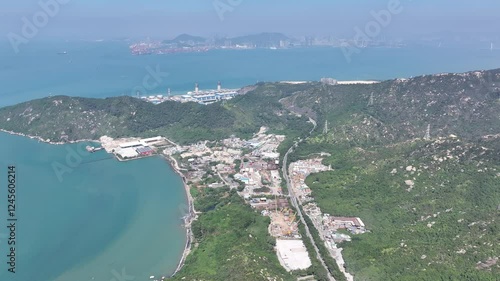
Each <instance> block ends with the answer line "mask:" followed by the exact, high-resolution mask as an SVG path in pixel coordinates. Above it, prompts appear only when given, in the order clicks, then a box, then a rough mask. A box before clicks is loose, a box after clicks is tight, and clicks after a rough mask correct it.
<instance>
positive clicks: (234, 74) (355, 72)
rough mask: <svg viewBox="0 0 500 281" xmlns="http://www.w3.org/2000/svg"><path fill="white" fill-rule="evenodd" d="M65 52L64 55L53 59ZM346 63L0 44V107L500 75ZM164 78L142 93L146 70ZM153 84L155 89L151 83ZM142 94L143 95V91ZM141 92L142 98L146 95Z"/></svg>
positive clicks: (408, 52) (463, 62)
mask: <svg viewBox="0 0 500 281" xmlns="http://www.w3.org/2000/svg"><path fill="white" fill-rule="evenodd" d="M61 51H67V52H68V54H67V55H58V54H57V53H58V52H61ZM351 59H352V60H351V61H350V62H349V61H348V60H346V58H345V57H344V55H343V53H342V51H341V49H339V48H311V49H288V50H234V51H222V50H217V51H210V52H208V53H192V54H189V53H188V54H175V55H160V56H155V55H152V56H132V55H131V54H130V53H129V50H128V45H127V43H125V42H52V43H48V42H45V43H43V42H37V41H36V40H33V42H30V43H29V44H26V45H23V48H22V49H21V52H20V53H19V54H17V55H15V54H14V52H13V51H12V48H11V47H10V46H9V45H8V44H7V43H5V42H3V43H2V42H0V85H1V87H0V97H1V99H0V106H4V105H10V104H14V103H17V102H21V101H26V100H30V99H34V98H40V97H45V96H48V95H51V94H52V95H59V94H64V95H73V96H87V97H108V96H116V95H123V94H126V95H131V94H134V95H135V94H136V92H137V89H138V88H141V90H140V91H141V92H148V93H166V92H167V88H171V90H172V91H173V92H174V93H184V92H185V91H187V90H192V89H193V88H194V83H195V82H199V84H200V88H201V89H207V88H210V89H213V88H215V87H216V85H217V81H219V80H220V81H222V83H223V86H224V87H242V86H245V85H249V84H254V83H256V82H257V81H279V80H319V79H320V78H322V77H334V78H337V79H339V80H354V79H377V80H382V79H391V78H401V77H410V76H416V75H422V74H430V73H440V72H463V71H469V70H477V69H492V68H498V67H500V50H494V51H490V50H486V49H471V48H429V47H426V48H416V47H412V48H401V49H385V48H372V49H362V50H361V53H359V54H355V55H353V56H352V57H351ZM148 67H150V68H152V69H156V68H157V67H158V69H159V71H160V72H164V73H168V76H166V77H165V76H161V77H160V79H157V80H158V81H155V80H152V81H150V82H151V83H150V84H151V85H150V86H151V87H144V83H143V79H144V78H145V77H146V76H147V75H148V70H147V68H148ZM156 82H157V83H156ZM146 88H147V89H146ZM144 90H146V91H144Z"/></svg>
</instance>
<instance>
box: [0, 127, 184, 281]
mask: <svg viewBox="0 0 500 281" xmlns="http://www.w3.org/2000/svg"><path fill="white" fill-rule="evenodd" d="M0 143H1V144H2V145H1V146H0V155H1V156H2V157H1V158H0V167H1V171H2V173H3V175H1V176H0V177H1V178H2V179H4V180H3V182H4V183H3V185H4V186H3V187H2V188H1V189H0V200H2V204H1V206H2V210H1V211H0V222H1V223H2V228H1V230H0V234H7V230H6V228H5V226H3V225H4V224H6V215H7V208H6V203H7V187H6V186H5V183H6V182H7V181H6V175H7V166H8V165H15V166H16V170H17V178H16V179H17V194H16V201H17V202H16V216H17V218H18V221H17V229H16V230H17V242H16V249H17V255H16V256H17V265H16V270H17V272H16V274H12V273H9V272H7V266H6V262H7V258H6V255H4V253H7V245H6V239H3V238H2V237H4V236H0V240H2V241H0V249H1V253H2V255H1V256H0V264H1V266H0V280H2V281H3V280H6V281H7V280H9V281H26V280H38V281H53V280H57V281H67V280H78V281H87V280H99V281H108V280H113V278H116V277H117V276H116V274H118V275H121V274H122V272H125V273H126V275H127V276H132V277H134V280H137V281H142V280H149V276H151V275H155V276H160V274H165V275H168V274H171V273H172V272H173V270H174V269H175V267H176V266H177V264H178V262H179V259H180V256H181V254H182V251H183V249H184V245H185V242H186V233H185V230H184V229H183V228H182V227H181V220H180V218H181V217H182V210H183V206H185V204H186V195H185V191H184V188H183V185H182V182H181V179H180V178H179V177H178V176H177V175H176V174H175V173H174V172H173V171H172V170H171V169H170V167H169V165H168V163H167V162H166V160H165V159H163V158H161V157H154V158H147V159H143V160H137V161H130V162H124V163H122V162H118V161H116V160H114V159H113V158H110V156H109V155H108V154H106V153H105V152H103V151H101V152H97V153H94V154H89V153H85V152H83V151H84V149H82V148H84V147H85V144H83V145H76V144H71V145H64V146H56V145H49V144H44V143H38V142H37V141H35V140H31V139H28V138H24V137H19V136H12V135H7V134H5V133H0ZM74 153H78V154H77V155H81V163H80V164H78V165H75V164H74V163H78V162H80V161H78V158H75V157H73V156H74V155H75V154H74ZM68 155H73V156H71V157H73V158H67V157H68ZM67 159H70V161H69V162H68V161H67ZM75 159H76V160H75ZM72 161H73V162H72ZM56 162H57V163H60V164H62V165H66V167H69V168H71V167H72V165H73V166H76V167H75V168H71V170H72V171H71V172H68V173H64V174H63V175H62V177H61V179H62V181H60V180H59V178H58V176H57V173H56V172H55V171H54V168H53V164H54V163H56ZM92 278H94V279H92ZM115 280H118V279H115ZM125 280H130V279H125Z"/></svg>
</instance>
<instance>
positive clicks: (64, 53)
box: [57, 51, 68, 55]
mask: <svg viewBox="0 0 500 281" xmlns="http://www.w3.org/2000/svg"><path fill="white" fill-rule="evenodd" d="M57 54H58V55H67V54H68V52H66V51H64V52H59V53H57Z"/></svg>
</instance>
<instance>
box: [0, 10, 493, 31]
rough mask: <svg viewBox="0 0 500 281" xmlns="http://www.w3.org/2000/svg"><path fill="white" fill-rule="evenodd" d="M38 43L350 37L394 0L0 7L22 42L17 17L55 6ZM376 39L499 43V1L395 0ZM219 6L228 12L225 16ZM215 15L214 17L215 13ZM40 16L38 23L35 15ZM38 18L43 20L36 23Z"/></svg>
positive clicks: (4, 24) (1, 17) (2, 19)
mask: <svg viewBox="0 0 500 281" xmlns="http://www.w3.org/2000/svg"><path fill="white" fill-rule="evenodd" d="M55 1H59V2H61V3H65V2H67V3H66V4H60V5H59V10H58V11H56V12H55V13H54V14H53V15H50V16H48V20H47V22H46V24H43V25H42V27H41V28H39V32H38V33H37V38H55V37H58V38H75V39H108V38H118V37H147V36H151V37H153V38H169V37H172V36H174V35H177V34H180V33H190V34H195V35H203V36H206V35H216V34H218V35H240V34H249V33H256V32H263V31H275V32H283V33H285V34H287V35H291V36H302V35H333V36H337V37H346V38H347V37H352V36H353V35H354V31H353V30H354V28H355V27H360V28H364V27H365V26H366V24H367V23H368V22H370V21H371V20H373V16H372V15H371V14H370V13H371V12H378V11H380V10H387V6H388V4H389V3H390V2H398V0H364V1H362V0H342V1H337V0H308V1H305V0H21V1H6V0H4V1H1V3H0V23H1V25H0V34H3V38H7V34H9V33H10V32H13V33H16V34H21V33H22V28H23V26H24V25H25V23H24V22H23V17H25V18H26V19H28V21H30V22H33V20H34V19H33V17H34V15H39V20H41V21H42V22H43V13H45V12H43V11H44V10H43V8H42V7H41V6H40V4H39V2H42V3H48V2H52V3H56V2H55ZM399 2H400V5H401V7H402V11H401V13H399V14H393V15H392V18H391V20H390V23H389V24H388V25H387V26H386V27H383V29H382V31H381V33H380V35H381V36H393V37H407V38H411V37H413V36H415V35H418V36H420V35H422V34H432V33H449V32H453V33H456V32H460V33H468V34H476V35H478V34H484V35H488V36H491V35H493V36H497V37H498V38H500V31H499V29H498V27H499V26H500V1H498V0H481V1H470V0H440V1H438V0H414V1H411V0H400V1H399ZM224 5H225V7H226V9H225V8H224ZM215 6H217V7H219V9H220V10H219V12H218V11H217V9H216V8H215ZM41 14H42V15H41ZM40 15H41V16H40Z"/></svg>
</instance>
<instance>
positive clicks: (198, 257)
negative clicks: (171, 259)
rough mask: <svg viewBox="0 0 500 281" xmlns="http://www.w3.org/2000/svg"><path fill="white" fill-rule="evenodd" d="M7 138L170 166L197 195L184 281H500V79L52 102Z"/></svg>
mask: <svg viewBox="0 0 500 281" xmlns="http://www.w3.org/2000/svg"><path fill="white" fill-rule="evenodd" d="M0 129H2V130H3V131H6V132H10V133H16V134H22V135H25V136H30V137H36V138H38V139H40V140H43V141H47V142H52V143H68V142H74V141H80V140H96V141H98V142H100V143H101V145H102V146H103V147H104V148H105V149H106V150H107V151H108V152H109V153H113V154H115V155H116V157H117V158H118V159H120V160H129V161H134V160H133V159H135V158H140V157H149V156H151V155H161V156H163V157H165V158H166V159H167V160H168V161H169V162H170V163H171V165H172V167H173V168H174V169H175V170H176V171H177V172H178V173H179V175H180V176H181V177H182V179H183V180H184V186H185V188H186V192H187V194H188V198H189V202H190V203H189V207H188V208H187V210H186V212H185V215H184V217H183V219H184V222H185V223H184V224H185V227H186V232H187V235H188V237H189V239H188V243H187V245H186V252H185V254H184V256H183V258H182V260H181V262H180V263H179V267H178V268H177V270H176V271H175V272H174V274H173V275H172V276H165V277H170V278H171V279H172V280H230V279H231V280H367V279H369V280H440V279H452V280H495V278H497V276H498V275H499V274H500V263H498V259H499V255H498V253H499V252H500V248H499V247H500V246H499V243H498V231H499V229H500V220H499V215H500V193H499V184H498V183H499V182H500V69H497V70H488V71H473V72H467V73H443V74H434V75H424V76H419V77H413V78H409V79H406V78H405V79H393V80H388V81H381V82H373V83H335V82H334V79H323V80H321V81H304V82H300V83H296V82H293V81H292V82H291V81H283V82H275V83H259V84H256V85H252V86H250V87H246V88H245V90H244V91H241V92H240V93H239V94H238V95H235V96H234V97H232V98H231V99H230V100H221V101H215V102H213V103H210V104H200V103H198V102H195V101H187V102H180V101H176V100H166V101H164V102H161V103H158V104H155V103H151V102H148V101H145V100H142V99H138V98H135V97H114V98H106V99H92V98H78V97H67V96H55V97H48V98H43V99H39V100H33V101H29V102H25V103H21V104H18V105H14V106H9V107H5V108H2V109H0Z"/></svg>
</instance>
